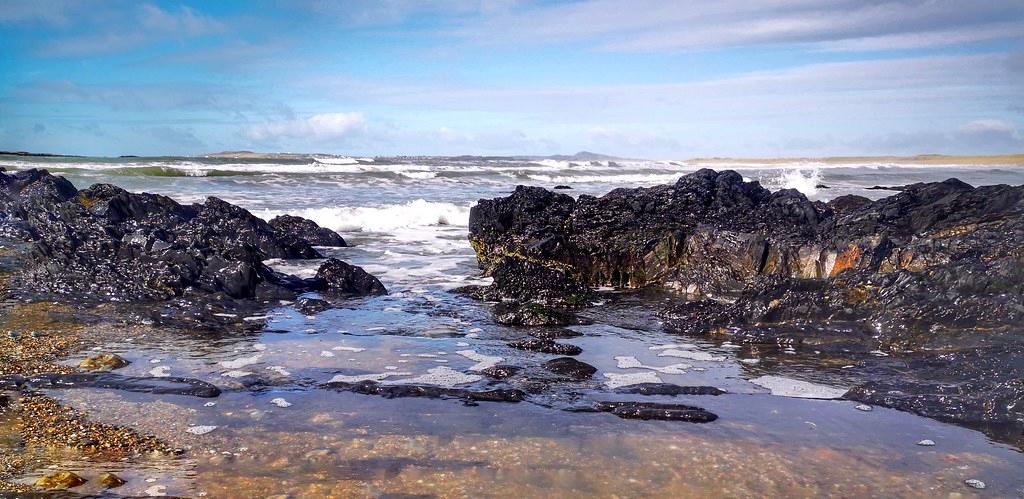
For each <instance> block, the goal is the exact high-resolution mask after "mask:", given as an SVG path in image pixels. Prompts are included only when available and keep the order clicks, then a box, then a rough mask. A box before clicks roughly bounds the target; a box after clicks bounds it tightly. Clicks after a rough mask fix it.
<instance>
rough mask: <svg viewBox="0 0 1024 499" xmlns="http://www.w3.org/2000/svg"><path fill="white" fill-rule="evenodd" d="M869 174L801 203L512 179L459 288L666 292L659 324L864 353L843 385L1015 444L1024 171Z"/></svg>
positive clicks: (1021, 341)
mask: <svg viewBox="0 0 1024 499" xmlns="http://www.w3.org/2000/svg"><path fill="white" fill-rule="evenodd" d="M885 189H887V190H893V191H894V194H893V195H892V196H890V197H887V198H883V199H879V200H877V201H871V200H869V199H867V198H865V197H860V196H841V197H839V198H836V199H834V200H832V201H831V202H829V203H821V202H811V201H810V200H808V199H807V198H806V197H804V196H803V195H802V194H800V193H799V192H797V191H794V190H782V191H778V192H770V191H768V190H766V189H764V188H763V187H761V186H760V185H759V184H758V183H757V182H744V181H743V180H742V177H741V176H740V175H739V174H737V173H736V172H730V171H725V172H715V171H711V170H701V171H698V172H696V173H693V174H690V175H686V176H683V177H681V178H680V179H679V180H678V181H677V182H676V183H675V184H674V185H662V186H656V187H651V188H636V189H616V190H613V191H611V192H609V193H608V194H606V195H604V196H601V197H593V196H586V195H581V196H579V198H578V199H575V200H574V199H573V198H572V197H570V196H566V195H564V194H559V193H556V192H551V191H546V190H544V189H539V188H534V187H519V188H517V189H516V191H515V192H514V193H512V194H511V195H510V196H508V197H505V198H499V199H491V200H481V201H480V202H479V203H478V204H477V206H476V207H474V208H473V210H472V212H471V215H470V235H469V239H470V242H471V243H472V245H473V248H474V250H475V251H476V253H477V259H478V261H479V263H480V265H481V267H482V268H484V269H485V272H490V273H492V274H493V275H495V280H494V283H493V284H492V285H491V286H490V287H489V288H486V289H483V290H478V291H476V292H475V293H476V295H477V296H481V297H484V298H490V299H497V300H504V301H515V302H518V303H526V302H529V301H531V299H532V298H531V297H533V296H539V295H544V298H545V300H547V301H548V302H550V303H557V296H558V295H559V294H560V293H562V294H563V295H565V294H569V293H572V291H566V290H565V289H564V288H563V289H560V288H562V286H560V285H558V284H557V283H570V282H571V283H574V287H575V289H582V288H592V287H598V286H615V287H619V288H639V287H646V286H650V287H659V288H661V289H662V290H668V291H681V292H683V293H679V294H677V295H676V298H674V299H672V300H670V302H671V303H670V305H669V306H668V307H667V308H666V310H665V311H664V312H663V313H662V314H661V315H662V317H663V319H664V324H665V329H666V330H667V331H668V332H670V333H682V334H696V335H700V334H707V335H713V336H716V337H720V338H723V339H729V340H730V341H733V342H736V343H741V344H746V345H752V346H764V347H766V348H777V347H783V346H784V347H802V348H803V349H807V350H812V351H814V352H820V353H821V357H822V359H821V360H818V362H820V363H821V367H822V370H824V371H826V372H828V370H829V369H831V368H832V367H831V366H834V365H843V366H846V365H854V364H856V365H857V366H864V367H863V368H861V367H858V369H857V375H858V376H859V378H858V381H857V383H859V385H858V386H856V387H855V388H854V389H853V390H852V391H851V392H850V397H854V398H856V399H857V400H861V401H863V402H865V403H868V404H872V405H881V406H887V407H896V408H900V409H904V410H909V411H913V412H916V413H918V414H923V415H927V416H929V417H934V418H936V419H942V420H944V421H950V422H954V423H958V424H962V425H967V426H972V427H979V428H983V429H984V430H985V431H986V432H987V433H989V434H990V435H996V436H998V438H1001V439H1006V440H1009V441H1012V442H1014V443H1016V444H1024V436H1022V435H1024V423H1021V422H1022V421H1024V391H1022V390H1021V389H1019V386H1018V384H1019V383H1017V382H1015V381H1014V380H1013V379H1012V378H1013V376H1017V379H1018V380H1019V376H1020V375H1019V372H1018V371H1016V369H1017V367H1013V366H1018V364H1019V362H1020V360H1019V358H1020V355H1021V354H1020V352H1021V350H1022V349H1024V336H1022V335H1021V334H1020V331H1021V325H1022V324H1024V186H1007V185H993V186H983V187H972V186H970V185H968V184H965V183H963V182H961V181H958V180H955V179H950V180H947V181H943V182H934V183H920V184H913V185H907V186H902V187H898V188H885ZM499 276H501V277H503V278H502V279H499V278H498V277H499ZM552 282H554V283H556V284H555V285H549V284H548V283H552ZM879 350H881V351H882V352H883V353H888V354H889V355H890V356H892V362H893V363H895V364H897V365H898V368H897V367H895V366H888V365H885V364H884V363H882V362H881V361H879V360H877V359H878V358H879V357H878V356H877V355H875V354H873V353H872V352H877V351H879ZM942 356H953V357H955V358H957V359H977V360H963V361H960V360H958V361H956V362H955V363H954V362H951V361H949V360H948V359H947V360H942V359H943V357H942ZM788 357H793V358H800V359H801V360H800V361H799V362H803V363H804V364H803V365H802V366H803V367H802V368H806V367H805V366H806V365H807V364H806V363H807V362H814V360H813V359H811V360H808V359H807V358H806V357H803V356H800V355H793V356H788ZM897 357H898V360H897ZM825 358H828V359H829V360H828V363H826V360H825ZM772 362H773V364H778V365H780V366H782V367H783V368H784V366H785V364H786V362H787V361H786V360H785V359H779V360H773V361H772ZM794 362H796V361H794ZM985 366H987V367H985ZM850 372H852V371H847V374H849V373H850ZM1004 372H1005V373H1016V374H1006V375H1004ZM823 376H827V374H823ZM993 401H998V403H996V402H993ZM996 428H1001V429H998V430H997V429H996Z"/></svg>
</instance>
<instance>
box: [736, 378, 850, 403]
mask: <svg viewBox="0 0 1024 499" xmlns="http://www.w3.org/2000/svg"><path fill="white" fill-rule="evenodd" d="M748 381H750V382H751V383H753V384H755V385H757V386H760V387H762V388H767V389H768V390H770V391H771V393H772V395H776V396H779V397H795V398H810V399H837V398H840V397H842V396H843V395H844V394H846V392H847V391H849V389H848V388H836V387H832V386H825V385H818V384H815V383H809V382H807V381H800V380H797V379H790V378H783V377H781V376H761V377H758V378H754V379H751V380H748Z"/></svg>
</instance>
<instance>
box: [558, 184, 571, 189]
mask: <svg viewBox="0 0 1024 499" xmlns="http://www.w3.org/2000/svg"><path fill="white" fill-rule="evenodd" d="M569 189H572V187H569V186H568V185H556V186H555V190H569Z"/></svg>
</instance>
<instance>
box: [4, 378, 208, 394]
mask: <svg viewBox="0 0 1024 499" xmlns="http://www.w3.org/2000/svg"><path fill="white" fill-rule="evenodd" d="M44 388H50V389H54V388H55V389H68V388H106V389H111V390H123V391H128V392H137V393H152V394H157V395H186V396H192V397H200V398H215V397H218V396H220V389H219V388H217V387H216V386H214V385H212V384H210V383H207V382H205V381H202V380H198V379H193V378H174V377H153V378H139V377H132V376H120V375H117V374H111V373H70V374H60V373H44V374H36V375H32V376H18V375H12V376H2V377H0V389H4V390H25V389H30V390H40V389H44Z"/></svg>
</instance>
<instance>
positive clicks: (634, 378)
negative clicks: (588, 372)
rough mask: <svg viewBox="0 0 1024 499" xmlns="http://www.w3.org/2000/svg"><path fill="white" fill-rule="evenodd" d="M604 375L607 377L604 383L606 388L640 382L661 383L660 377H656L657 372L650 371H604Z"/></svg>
mask: <svg viewBox="0 0 1024 499" xmlns="http://www.w3.org/2000/svg"><path fill="white" fill-rule="evenodd" d="M604 377H605V378H608V381H605V382H604V384H605V386H607V387H608V388H621V387H623V386H630V385H639V384H640V383H661V382H662V381H661V378H660V377H658V374H657V373H653V372H651V371H643V372H638V373H626V374H618V373H604Z"/></svg>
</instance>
